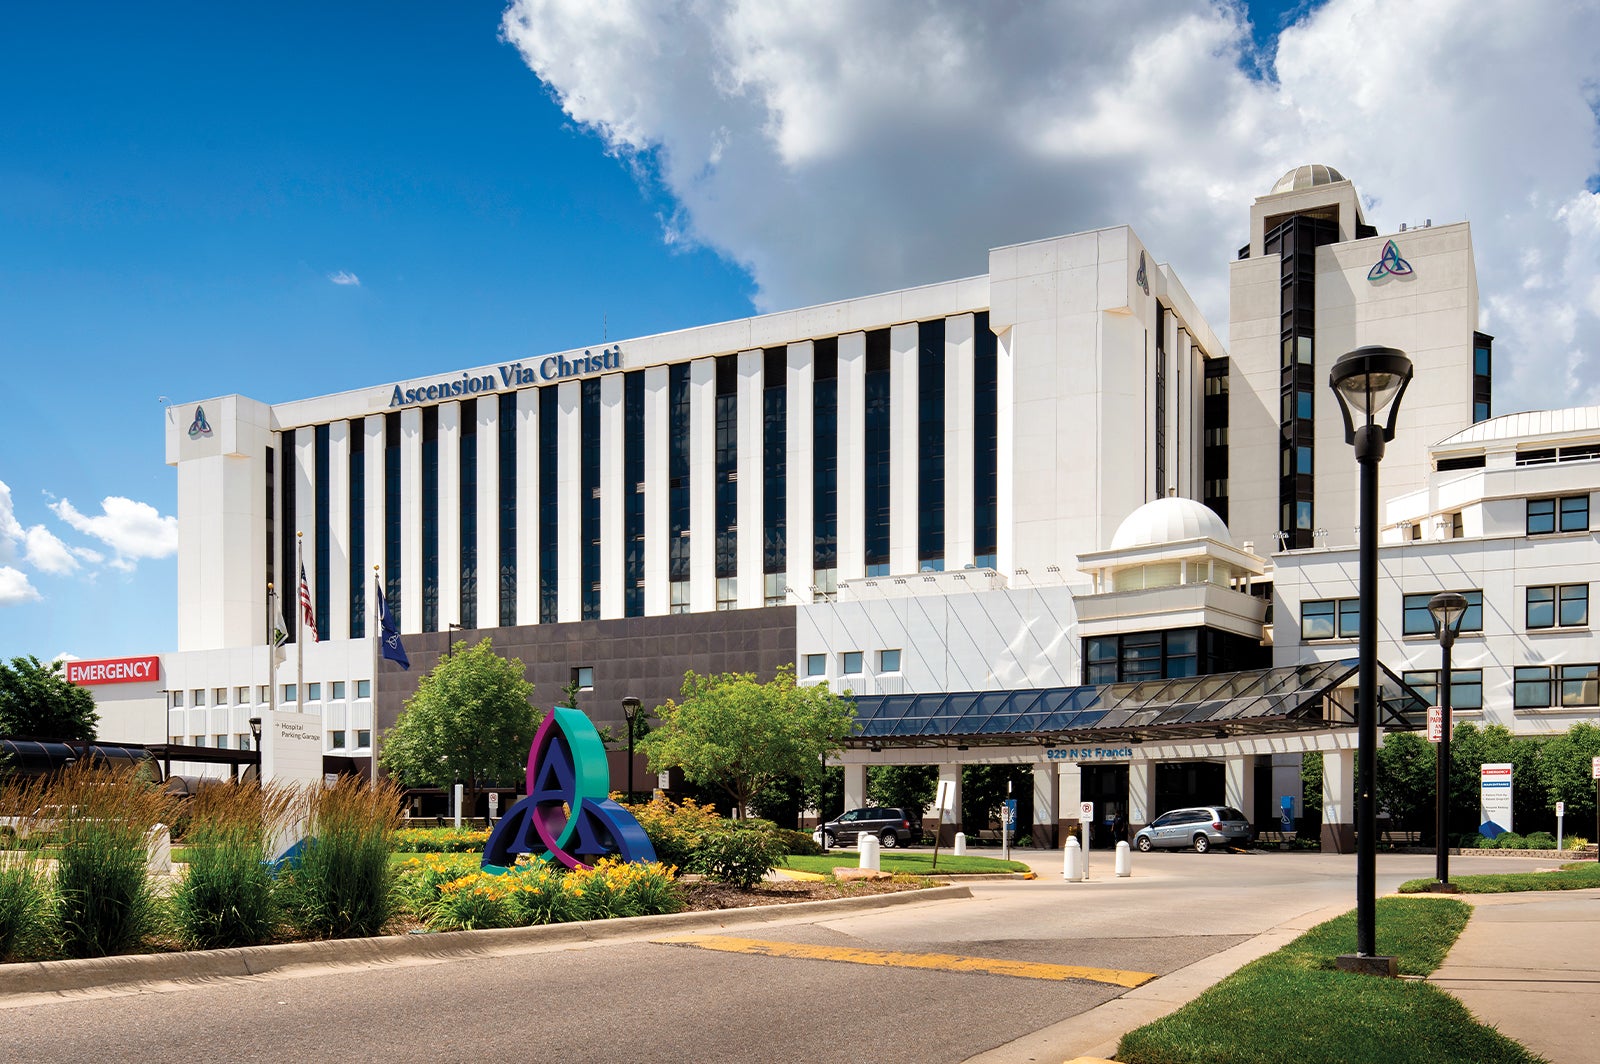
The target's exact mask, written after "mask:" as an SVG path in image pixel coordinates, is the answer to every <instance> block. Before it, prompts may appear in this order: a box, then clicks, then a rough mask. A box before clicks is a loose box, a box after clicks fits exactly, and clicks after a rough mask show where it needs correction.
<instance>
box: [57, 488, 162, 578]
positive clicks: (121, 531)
mask: <svg viewBox="0 0 1600 1064" xmlns="http://www.w3.org/2000/svg"><path fill="white" fill-rule="evenodd" d="M100 508H101V513H99V514H98V515H96V516H93V517H90V516H88V515H86V514H83V513H82V512H80V511H79V510H78V509H77V508H76V507H74V506H73V505H72V503H71V501H70V500H68V499H61V500H59V501H57V502H52V503H51V504H50V509H51V510H52V511H54V512H55V515H56V516H57V517H59V518H61V520H63V521H65V522H66V523H67V524H68V525H70V526H71V527H72V528H73V529H75V530H77V531H78V532H81V533H83V534H84V535H87V536H92V537H94V538H95V539H98V540H99V541H100V542H102V543H104V544H105V545H106V546H108V547H110V548H111V550H112V552H113V555H112V558H111V560H110V562H109V563H108V564H109V565H110V566H111V567H112V568H115V569H121V570H124V571H131V570H132V569H133V568H134V566H135V565H136V564H137V562H138V560H139V559H141V558H165V557H168V556H169V555H172V554H175V553H176V552H177V550H178V519H177V518H175V517H163V516H162V515H161V514H160V513H159V512H158V511H157V510H156V508H155V507H154V506H151V505H150V504H149V503H143V502H137V501H135V500H133V499H126V498H123V497H122V496H120V495H109V496H107V497H106V498H104V499H103V500H101V503H100Z"/></svg>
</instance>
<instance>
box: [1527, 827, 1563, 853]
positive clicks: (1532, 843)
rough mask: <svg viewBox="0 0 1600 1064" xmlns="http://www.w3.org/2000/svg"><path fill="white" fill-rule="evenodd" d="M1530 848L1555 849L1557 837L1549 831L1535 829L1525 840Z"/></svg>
mask: <svg viewBox="0 0 1600 1064" xmlns="http://www.w3.org/2000/svg"><path fill="white" fill-rule="evenodd" d="M1523 841H1524V842H1525V843H1526V844H1527V848H1528V849H1530V850H1553V849H1555V848H1556V837H1555V836H1554V835H1552V834H1550V833H1549V832H1548V831H1535V832H1532V833H1531V834H1529V835H1528V837H1527V838H1526V839H1524V840H1523Z"/></svg>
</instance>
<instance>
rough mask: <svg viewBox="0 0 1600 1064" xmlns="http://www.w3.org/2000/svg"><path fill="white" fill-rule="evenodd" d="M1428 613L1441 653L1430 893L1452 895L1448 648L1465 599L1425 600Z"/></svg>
mask: <svg viewBox="0 0 1600 1064" xmlns="http://www.w3.org/2000/svg"><path fill="white" fill-rule="evenodd" d="M1428 612H1429V613H1431V614H1433V633H1434V635H1436V636H1438V637H1439V649H1440V650H1441V651H1442V652H1443V655H1444V661H1443V662H1442V663H1441V664H1442V665H1443V668H1442V669H1441V670H1440V673H1439V748H1438V749H1437V750H1436V751H1435V755H1436V757H1437V763H1436V765H1435V766H1434V771H1433V786H1434V790H1435V791H1436V792H1437V794H1436V799H1435V801H1436V804H1437V805H1438V809H1437V810H1436V817H1437V819H1436V822H1435V824H1434V832H1435V834H1436V835H1437V836H1438V838H1437V839H1436V840H1435V843H1434V846H1435V849H1436V851H1437V857H1436V859H1435V861H1434V865H1435V867H1434V878H1436V879H1437V880H1438V882H1437V883H1436V884H1434V889H1435V890H1437V891H1441V892H1449V893H1453V892H1454V889H1455V888H1453V887H1451V886H1450V844H1449V843H1448V842H1447V841H1446V834H1445V833H1446V829H1447V826H1448V823H1449V819H1450V817H1449V810H1450V648H1451V646H1453V645H1454V644H1455V641H1456V635H1457V634H1458V633H1459V632H1460V631H1461V621H1462V619H1463V618H1465V617H1466V615H1467V597H1466V596H1465V595H1458V594H1456V593H1455V592H1454V591H1445V592H1442V593H1440V594H1438V595H1435V596H1433V598H1431V599H1429V600H1428Z"/></svg>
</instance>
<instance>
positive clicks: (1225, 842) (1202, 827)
mask: <svg viewBox="0 0 1600 1064" xmlns="http://www.w3.org/2000/svg"><path fill="white" fill-rule="evenodd" d="M1254 835H1255V831H1254V829H1253V828H1251V826H1250V821H1249V819H1248V818H1247V817H1246V816H1245V815H1244V814H1243V813H1241V812H1239V810H1237V809H1234V808H1232V807H1231V806H1226V805H1197V806H1190V807H1188V808H1186V809H1174V810H1172V811H1171V812H1170V813H1162V814H1161V815H1160V816H1158V817H1156V818H1155V819H1154V820H1152V821H1151V822H1150V823H1149V824H1147V825H1145V826H1144V827H1142V828H1140V829H1139V833H1138V834H1136V835H1135V836H1134V837H1133V844H1134V845H1135V846H1137V847H1139V849H1140V850H1141V851H1142V852H1144V853H1149V852H1150V851H1151V850H1155V849H1163V850H1181V849H1183V848H1185V847H1187V846H1193V847H1194V849H1195V852H1196V853H1205V852H1206V851H1207V850H1209V849H1211V847H1213V846H1239V845H1243V844H1244V843H1247V842H1249V841H1250V839H1251V838H1252V837H1253V836H1254Z"/></svg>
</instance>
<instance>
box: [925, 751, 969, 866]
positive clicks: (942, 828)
mask: <svg viewBox="0 0 1600 1064" xmlns="http://www.w3.org/2000/svg"><path fill="white" fill-rule="evenodd" d="M946 780H948V781H950V782H951V783H953V784H955V787H954V793H955V797H954V798H953V799H952V800H951V803H950V808H948V809H946V810H945V811H944V822H943V823H941V824H936V825H934V826H935V827H936V828H937V829H938V831H939V845H941V846H954V845H955V841H956V828H957V826H958V825H959V824H960V823H961V766H960V765H940V766H939V782H940V783H941V784H942V783H944V782H945V781H946ZM924 830H926V826H924Z"/></svg>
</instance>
